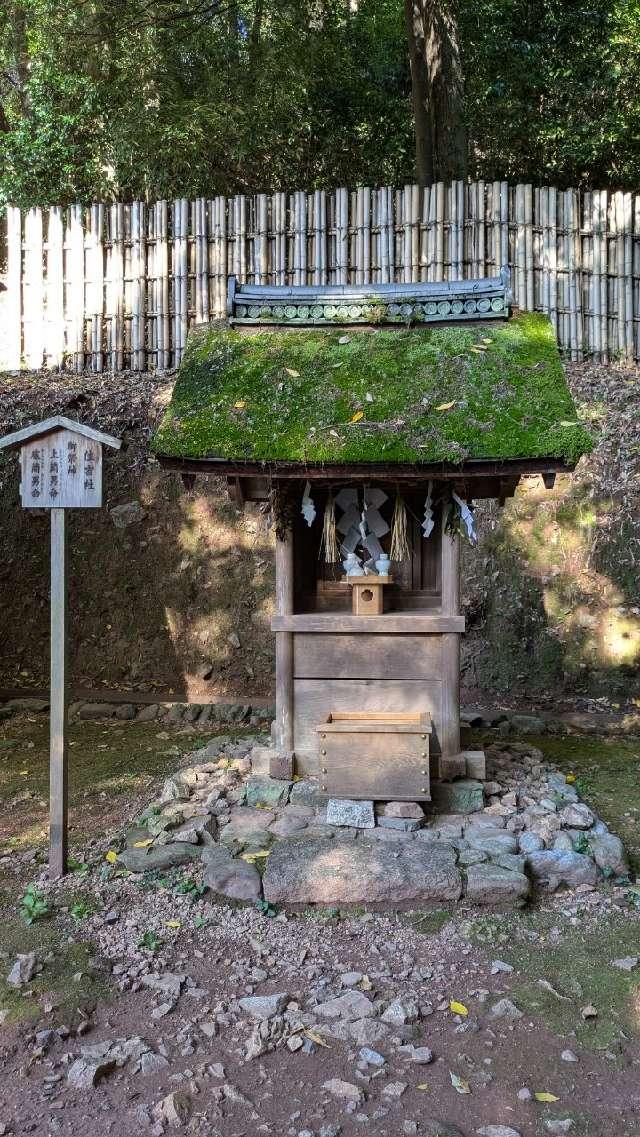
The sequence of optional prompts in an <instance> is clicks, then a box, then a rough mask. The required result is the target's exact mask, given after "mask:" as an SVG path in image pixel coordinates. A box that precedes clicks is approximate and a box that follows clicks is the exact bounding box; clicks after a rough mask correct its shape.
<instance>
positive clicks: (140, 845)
mask: <svg viewBox="0 0 640 1137" xmlns="http://www.w3.org/2000/svg"><path fill="white" fill-rule="evenodd" d="M149 845H153V837H147V838H146V840H144V841H134V842H133V847H134V849H147V848H148V847H149Z"/></svg>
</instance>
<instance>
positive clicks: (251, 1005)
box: [238, 992, 289, 1021]
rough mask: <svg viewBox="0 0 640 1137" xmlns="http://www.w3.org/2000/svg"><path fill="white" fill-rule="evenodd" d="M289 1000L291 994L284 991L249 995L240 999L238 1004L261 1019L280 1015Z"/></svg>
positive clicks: (252, 1016)
mask: <svg viewBox="0 0 640 1137" xmlns="http://www.w3.org/2000/svg"><path fill="white" fill-rule="evenodd" d="M288 1002H289V996H288V995H287V994H286V993H284V992H283V993H280V994H278V995H247V996H246V997H245V998H243V999H239V1000H238V1005H239V1006H240V1007H241V1008H242V1010H243V1011H244V1012H245V1014H247V1015H250V1016H251V1018H252V1019H258V1020H259V1021H260V1020H262V1019H272V1018H273V1016H274V1015H279V1014H280V1012H281V1011H283V1010H284V1008H285V1007H286V1005H287V1003H288Z"/></svg>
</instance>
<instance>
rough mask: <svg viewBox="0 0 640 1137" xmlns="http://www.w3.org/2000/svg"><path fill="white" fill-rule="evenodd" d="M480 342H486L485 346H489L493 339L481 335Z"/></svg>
mask: <svg viewBox="0 0 640 1137" xmlns="http://www.w3.org/2000/svg"><path fill="white" fill-rule="evenodd" d="M480 343H486V345H487V347H488V346H489V344H492V343H493V340H490V339H489V338H488V336H483V337H482V339H481V340H480Z"/></svg>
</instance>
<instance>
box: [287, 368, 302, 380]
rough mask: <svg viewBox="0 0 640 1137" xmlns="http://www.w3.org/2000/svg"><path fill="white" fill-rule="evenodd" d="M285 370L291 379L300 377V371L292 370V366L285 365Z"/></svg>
mask: <svg viewBox="0 0 640 1137" xmlns="http://www.w3.org/2000/svg"><path fill="white" fill-rule="evenodd" d="M285 371H286V373H287V375H290V376H291V378H292V379H299V378H300V372H299V371H294V370H293V367H285Z"/></svg>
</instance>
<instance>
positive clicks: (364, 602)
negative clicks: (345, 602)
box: [344, 574, 391, 616]
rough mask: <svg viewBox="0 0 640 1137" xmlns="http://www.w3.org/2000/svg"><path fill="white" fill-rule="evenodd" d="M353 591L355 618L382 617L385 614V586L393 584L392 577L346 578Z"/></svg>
mask: <svg viewBox="0 0 640 1137" xmlns="http://www.w3.org/2000/svg"><path fill="white" fill-rule="evenodd" d="M344 579H345V580H346V582H347V584H348V585H349V587H350V588H351V589H352V592H351V604H352V611H353V614H354V616H381V615H382V613H383V612H384V586H385V584H390V583H391V577H390V576H373V574H372V575H371V576H345V578H344Z"/></svg>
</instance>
